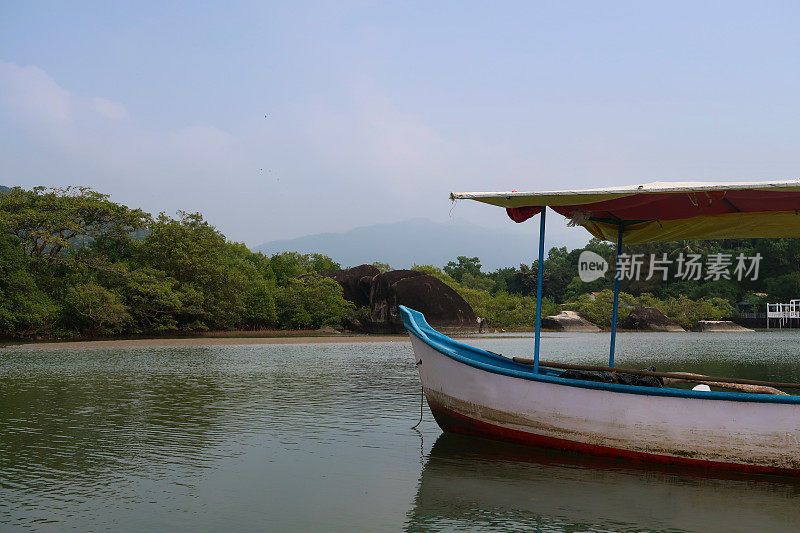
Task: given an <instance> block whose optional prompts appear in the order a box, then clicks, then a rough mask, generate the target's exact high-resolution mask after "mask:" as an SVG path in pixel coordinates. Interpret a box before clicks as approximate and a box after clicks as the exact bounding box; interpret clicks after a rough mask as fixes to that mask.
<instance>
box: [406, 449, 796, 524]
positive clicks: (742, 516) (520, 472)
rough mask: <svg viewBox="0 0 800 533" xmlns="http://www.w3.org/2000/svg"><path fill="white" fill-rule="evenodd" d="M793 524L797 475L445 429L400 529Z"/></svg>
mask: <svg viewBox="0 0 800 533" xmlns="http://www.w3.org/2000/svg"><path fill="white" fill-rule="evenodd" d="M453 529H458V530H461V531H464V530H481V531H485V530H498V531H500V530H502V531H514V530H531V529H542V530H551V529H555V530H567V531H609V530H611V531H642V530H650V531H652V530H669V531H703V532H708V531H800V481H798V480H797V479H794V478H788V477H787V478H783V477H778V476H766V475H754V474H740V473H735V472H720V471H704V470H698V469H694V468H681V467H672V466H661V465H656V466H654V465H652V464H646V465H645V464H641V465H640V464H638V463H627V462H623V461H620V460H615V459H609V458H598V457H591V456H580V455H575V454H571V453H565V452H558V451H551V450H540V449H536V448H531V447H527V446H518V445H515V444H508V443H503V442H498V441H491V440H485V439H480V438H475V437H467V436H461V435H455V434H448V433H444V434H442V435H441V436H440V437H439V438H438V440H437V441H436V443H435V444H434V446H433V448H432V450H431V452H430V455H429V457H428V459H427V462H426V464H425V466H424V468H423V470H422V475H421V478H420V481H419V487H418V489H417V495H416V498H415V500H414V507H413V508H412V510H411V511H410V512H409V516H408V522H407V524H406V530H407V531H423V530H424V531H437V530H453Z"/></svg>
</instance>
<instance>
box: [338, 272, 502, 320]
mask: <svg viewBox="0 0 800 533" xmlns="http://www.w3.org/2000/svg"><path fill="white" fill-rule="evenodd" d="M372 269H374V270H372ZM323 274H324V275H325V276H328V277H330V278H333V279H335V280H336V281H337V282H338V283H339V284H340V285H341V286H342V289H343V291H344V297H345V299H346V300H349V301H351V302H353V303H354V304H355V305H356V306H357V307H365V306H367V307H369V321H368V322H366V323H364V321H360V322H358V321H352V324H351V325H350V326H351V327H353V328H357V329H361V330H363V331H368V332H372V333H400V332H402V331H404V327H403V319H402V317H401V316H400V310H399V309H398V306H399V305H405V306H407V307H410V308H412V309H416V310H417V311H420V312H421V313H423V314H424V315H425V319H426V320H427V321H428V323H429V324H430V325H431V326H433V327H435V328H438V329H441V330H445V331H469V332H476V331H479V330H480V327H481V326H483V327H485V326H486V321H485V320H482V321H481V319H478V317H476V316H475V312H474V311H473V310H472V307H471V306H470V305H469V304H468V303H467V302H466V301H465V300H464V299H463V298H462V297H461V296H460V295H459V294H458V293H457V292H456V291H455V290H453V289H452V288H451V287H450V286H448V285H447V284H445V283H443V282H442V281H440V280H438V279H436V278H434V277H433V276H429V275H428V274H424V273H422V272H417V271H415V270H393V271H391V272H384V273H380V271H378V269H376V268H375V267H373V266H371V265H361V266H358V267H354V268H349V269H346V270H338V271H332V272H325V273H323Z"/></svg>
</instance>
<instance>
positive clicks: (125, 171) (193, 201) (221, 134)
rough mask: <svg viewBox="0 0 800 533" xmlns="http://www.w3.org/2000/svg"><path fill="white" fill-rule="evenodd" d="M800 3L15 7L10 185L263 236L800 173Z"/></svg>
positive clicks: (6, 19)
mask: <svg viewBox="0 0 800 533" xmlns="http://www.w3.org/2000/svg"><path fill="white" fill-rule="evenodd" d="M798 5H800V4H797V3H796V2H785V3H781V2H777V3H769V2H749V3H736V2H709V3H701V2H687V3H678V2H662V3H660V4H656V3H654V2H625V3H610V2H587V3H580V2H529V1H528V2H519V3H514V2H481V3H468V2H439V3H435V2H419V3H411V2H392V3H377V2H375V3H373V2H356V3H345V2H329V3H313V4H304V3H299V2H286V3H274V4H269V3H266V2H253V3H247V2H218V3H201V2H195V1H191V2H184V3H180V2H145V1H137V2H106V1H100V2H52V3H46V2H29V1H19V2H10V1H8V0H4V1H2V3H0V184H6V185H22V186H25V187H30V186H34V185H40V184H42V185H67V184H84V185H90V186H92V187H94V188H96V189H97V190H100V191H103V192H108V193H111V194H112V199H114V200H116V201H118V202H122V203H125V204H128V205H130V206H135V207H142V208H144V209H146V210H148V211H151V212H158V211H167V212H168V213H174V212H175V211H176V210H178V209H183V210H187V211H201V212H203V213H204V214H205V216H206V218H207V219H208V220H210V221H211V222H212V223H213V224H215V225H217V226H218V227H219V228H220V229H221V230H222V231H223V232H224V233H226V234H227V235H228V236H229V237H230V238H232V239H234V240H240V241H245V242H246V243H247V244H249V245H256V244H259V243H261V242H264V241H269V240H273V239H278V238H288V237H294V236H299V235H304V234H309V233H317V232H322V231H342V230H346V229H349V228H352V227H354V226H360V225H370V224H374V223H377V222H393V221H399V220H404V219H408V218H415V217H427V218H431V219H434V220H439V221H450V222H452V223H459V224H460V223H465V222H472V223H475V224H479V225H483V226H498V227H502V228H504V229H506V230H508V231H522V232H526V231H529V232H531V233H534V232H535V231H536V224H535V223H534V224H531V223H528V224H523V225H519V226H515V225H514V224H513V223H512V222H510V221H508V220H507V219H506V218H505V214H504V213H503V212H502V210H499V209H497V208H492V207H489V206H484V205H481V204H473V205H470V204H468V203H466V202H460V203H458V204H457V205H456V206H455V207H454V208H452V209H451V204H450V202H449V200H448V199H447V194H448V192H449V191H450V190H458V191H464V190H508V189H518V190H534V189H557V188H568V187H587V186H602V185H624V184H629V183H643V182H648V181H655V180H669V179H679V180H688V179H692V180H704V179H708V180H726V179H742V180H753V179H760V178H794V177H797V176H800V126H798V124H799V123H800V120H798V119H800V32H798V27H800V16H799V15H800V8H798ZM265 115H266V116H265ZM559 218H560V217H558V216H557V215H555V214H553V216H552V217H551V219H552V220H553V221H554V223H557V226H558V229H557V230H556V234H558V233H559V232H561V231H563V229H562V227H563V222H562V220H559ZM573 231H579V230H573ZM581 237H583V235H581ZM534 247H535V243H534V242H532V248H534Z"/></svg>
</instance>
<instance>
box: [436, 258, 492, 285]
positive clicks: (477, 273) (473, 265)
mask: <svg viewBox="0 0 800 533" xmlns="http://www.w3.org/2000/svg"><path fill="white" fill-rule="evenodd" d="M443 270H444V271H445V273H446V274H447V275H448V276H450V277H451V278H453V279H454V280H456V281H457V282H459V283H461V279H462V278H463V277H464V274H470V275H471V276H473V277H476V278H477V277H481V276H482V275H483V273H482V272H481V260H480V259H478V258H477V257H467V256H465V255H459V256H458V257H456V260H455V261H450V262H449V263H447V265H445V267H444V269H443Z"/></svg>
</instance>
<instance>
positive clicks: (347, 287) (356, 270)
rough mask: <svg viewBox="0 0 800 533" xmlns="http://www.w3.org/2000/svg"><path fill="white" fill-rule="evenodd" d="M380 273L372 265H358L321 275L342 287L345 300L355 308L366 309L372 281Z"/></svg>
mask: <svg viewBox="0 0 800 533" xmlns="http://www.w3.org/2000/svg"><path fill="white" fill-rule="evenodd" d="M380 273H381V271H380V270H378V269H377V268H376V267H374V266H372V265H358V266H356V267H353V268H345V269H344V270H328V271H326V272H322V275H323V276H326V277H329V278H333V279H334V280H336V281H337V282H338V283H339V285H341V286H342V291H343V292H344V299H345V300H347V301H350V302H353V303H354V304H355V305H356V307H366V306H368V305H369V294H370V291H371V290H372V279H373V278H374V277H375V276H377V275H378V274H380Z"/></svg>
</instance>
